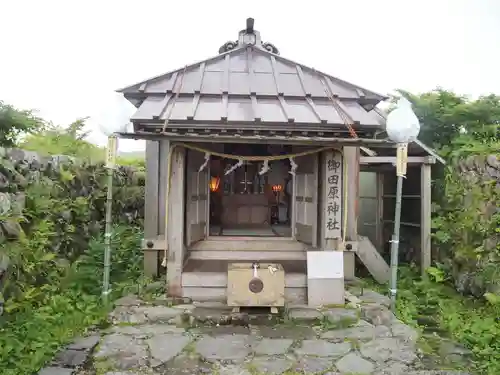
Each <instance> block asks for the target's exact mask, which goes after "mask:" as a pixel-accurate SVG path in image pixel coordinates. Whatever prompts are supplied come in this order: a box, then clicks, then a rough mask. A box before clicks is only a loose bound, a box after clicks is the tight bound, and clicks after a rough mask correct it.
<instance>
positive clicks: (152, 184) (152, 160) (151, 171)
mask: <svg viewBox="0 0 500 375" xmlns="http://www.w3.org/2000/svg"><path fill="white" fill-rule="evenodd" d="M159 151H160V150H159V141H146V186H145V194H144V239H145V241H144V243H146V244H147V243H148V242H150V241H151V242H150V243H152V241H154V240H156V239H157V237H158V186H159V184H158V177H159V160H160V152H159ZM143 254H144V275H145V276H149V277H154V276H157V275H158V250H157V249H149V248H148V247H147V246H144V248H143Z"/></svg>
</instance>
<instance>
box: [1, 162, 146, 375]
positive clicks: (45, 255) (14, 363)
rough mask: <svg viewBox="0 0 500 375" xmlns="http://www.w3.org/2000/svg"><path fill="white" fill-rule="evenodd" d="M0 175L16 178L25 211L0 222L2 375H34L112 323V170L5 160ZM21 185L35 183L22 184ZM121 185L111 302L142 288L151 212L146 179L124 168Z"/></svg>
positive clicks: (12, 181)
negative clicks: (108, 232)
mask: <svg viewBox="0 0 500 375" xmlns="http://www.w3.org/2000/svg"><path fill="white" fill-rule="evenodd" d="M41 164H43V163H41ZM0 172H1V173H2V174H3V175H4V176H7V177H8V178H9V184H8V185H7V189H8V192H9V193H12V192H15V193H16V194H19V193H20V192H22V196H23V197H24V198H25V199H24V207H23V209H22V211H21V212H16V211H15V210H10V211H8V212H6V213H4V215H3V216H1V217H0V229H1V230H2V232H4V233H5V234H6V235H4V236H1V237H0V254H4V256H6V257H7V258H8V260H9V266H8V270H7V273H6V274H4V275H3V278H2V283H1V285H0V286H1V289H0V299H1V300H4V306H3V307H4V313H3V315H2V316H0V369H2V371H1V373H2V375H4V374H5V375H27V374H32V373H33V372H36V371H38V370H39V369H40V368H41V367H42V366H43V365H44V363H45V362H46V361H47V360H49V359H50V358H51V357H52V356H53V355H54V354H55V352H56V351H57V350H58V349H59V348H60V347H61V345H64V344H65V343H67V342H68V341H70V340H71V339H72V338H73V337H74V336H76V335H78V334H81V333H83V332H84V331H85V330H87V329H89V327H91V326H94V325H99V324H104V323H105V321H106V316H107V312H108V306H105V305H103V303H102V298H101V292H102V279H103V259H104V241H103V231H104V224H105V223H104V217H105V200H106V185H105V181H106V173H107V171H106V169H105V168H104V166H103V165H102V164H93V165H88V164H76V163H68V164H62V165H57V166H54V165H52V166H50V165H49V166H41V165H40V166H28V168H26V165H25V164H23V163H22V162H18V161H17V162H16V161H13V160H12V159H4V162H3V163H2V167H1V168H0ZM16 176H17V177H16ZM22 179H24V180H26V181H30V182H29V183H22V184H20V183H17V182H16V181H22ZM114 183H115V185H114V186H115V188H114V198H113V222H114V223H115V224H116V225H115V227H114V230H113V236H112V238H111V244H112V257H111V264H112V267H111V275H110V282H111V287H112V294H111V296H110V298H111V300H113V299H114V298H117V297H118V296H121V295H122V293H125V292H127V291H129V290H130V288H135V289H136V288H137V283H138V282H140V281H141V280H140V279H141V268H142V253H141V248H140V240H141V238H142V233H141V228H142V221H143V206H144V186H143V184H144V180H143V176H142V174H141V173H137V172H136V170H135V169H134V168H130V167H120V168H118V170H116V171H115V173H114ZM13 228H17V229H16V230H12V229H13ZM7 229H8V230H7ZM7 234H10V235H7Z"/></svg>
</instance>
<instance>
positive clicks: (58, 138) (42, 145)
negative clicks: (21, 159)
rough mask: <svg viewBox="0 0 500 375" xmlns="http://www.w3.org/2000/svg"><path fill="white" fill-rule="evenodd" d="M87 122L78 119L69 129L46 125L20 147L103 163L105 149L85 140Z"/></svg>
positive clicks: (26, 139)
mask: <svg viewBox="0 0 500 375" xmlns="http://www.w3.org/2000/svg"><path fill="white" fill-rule="evenodd" d="M86 120H87V119H86V118H82V119H78V120H76V121H74V122H73V123H71V124H70V125H69V126H68V127H67V128H63V127H60V126H56V125H53V124H46V125H45V126H44V127H42V128H39V129H38V131H36V132H33V133H32V134H29V135H28V136H26V138H25V139H24V140H23V141H22V142H21V143H20V145H19V146H20V147H21V148H23V149H25V150H31V151H36V152H38V153H40V154H46V155H67V156H74V157H76V158H78V159H82V160H87V161H90V162H98V161H103V160H104V149H102V148H100V147H98V146H96V145H94V144H92V143H90V142H88V141H87V140H86V139H85V138H86V137H87V135H88V132H87V131H85V121H86Z"/></svg>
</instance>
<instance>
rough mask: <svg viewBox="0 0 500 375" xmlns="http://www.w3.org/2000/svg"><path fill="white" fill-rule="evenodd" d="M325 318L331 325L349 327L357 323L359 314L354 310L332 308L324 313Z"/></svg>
mask: <svg viewBox="0 0 500 375" xmlns="http://www.w3.org/2000/svg"><path fill="white" fill-rule="evenodd" d="M323 316H324V317H325V319H327V320H328V321H329V322H330V323H334V324H339V325H344V326H348V325H352V324H355V323H357V321H358V319H359V312H358V310H354V309H344V308H332V309H328V310H325V311H323Z"/></svg>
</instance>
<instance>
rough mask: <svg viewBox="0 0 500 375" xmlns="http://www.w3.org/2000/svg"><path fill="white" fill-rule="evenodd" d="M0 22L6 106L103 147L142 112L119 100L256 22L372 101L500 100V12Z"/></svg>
mask: <svg viewBox="0 0 500 375" xmlns="http://www.w3.org/2000/svg"><path fill="white" fill-rule="evenodd" d="M0 14H1V15H2V20H1V22H0V35H1V39H2V50H1V51H2V53H0V100H3V101H5V102H7V103H9V104H12V105H15V106H17V107H19V108H26V109H31V108H32V109H37V110H38V111H39V114H40V115H41V116H43V117H44V118H46V119H47V120H51V121H53V122H55V123H57V124H68V123H70V122H71V121H73V120H75V119H76V118H78V117H85V116H90V117H91V122H90V123H89V126H90V127H91V128H92V130H93V132H92V136H91V140H92V141H93V142H96V143H100V144H104V143H105V137H104V135H103V134H102V132H101V131H100V130H99V129H100V126H106V125H108V126H110V127H111V128H113V127H115V126H116V124H118V123H123V122H124V121H126V119H127V117H128V116H130V114H131V113H133V111H134V108H133V107H131V106H130V105H128V104H126V103H124V102H123V101H122V100H121V99H120V97H119V96H118V94H115V93H114V90H116V89H118V88H121V87H123V86H126V85H129V84H133V83H136V82H138V81H141V80H143V79H146V78H149V77H152V76H155V75H159V74H162V73H165V72H168V71H170V70H174V69H177V68H180V67H182V66H184V65H186V64H189V63H193V62H196V61H199V60H203V59H206V58H209V57H211V56H214V55H216V54H217V51H218V48H219V47H220V46H221V45H222V44H223V43H225V42H226V41H229V40H236V39H237V36H238V31H239V30H241V29H243V28H244V27H245V19H246V18H247V17H253V18H255V28H256V29H257V30H259V31H260V32H261V36H262V39H263V40H264V41H268V42H271V43H273V44H274V45H276V47H277V48H278V49H279V50H280V54H281V55H282V56H284V57H286V58H290V59H292V60H295V61H297V62H300V63H302V64H304V65H307V66H310V67H314V68H317V69H319V70H322V71H324V72H326V73H329V74H331V75H333V76H336V77H339V78H341V79H344V80H346V81H351V82H353V83H356V84H358V85H360V86H363V87H366V88H367V89H371V90H374V91H378V92H381V93H389V92H391V91H392V90H394V89H397V88H404V89H407V90H410V91H413V92H423V91H427V90H431V89H433V88H435V87H437V86H441V87H443V88H446V89H450V90H454V91H456V92H458V93H461V94H467V95H470V96H473V97H475V96H478V95H482V94H489V93H492V92H494V93H497V94H500V0H419V1H416V0H414V1H410V0H377V1H373V0H358V1H356V0H343V1H340V0H324V1H314V0H308V1H298V0H297V1H295V2H294V1H278V0H273V1H271V0H266V1H261V0H255V1H246V2H239V1H234V0H233V1H201V0H196V1H166V0H161V1H160V0H158V1H156V0H155V1H153V0H141V1H137V0H135V1H128V0H106V1H104V0H100V1H97V0H86V1H78V2H77V1H63V0H60V1H55V0H43V1H39V0H38V1H37V0H32V1H26V0H0ZM141 147H142V145H141V144H140V143H139V142H134V141H126V142H123V143H121V146H120V148H121V149H127V150H130V149H138V148H141Z"/></svg>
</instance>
